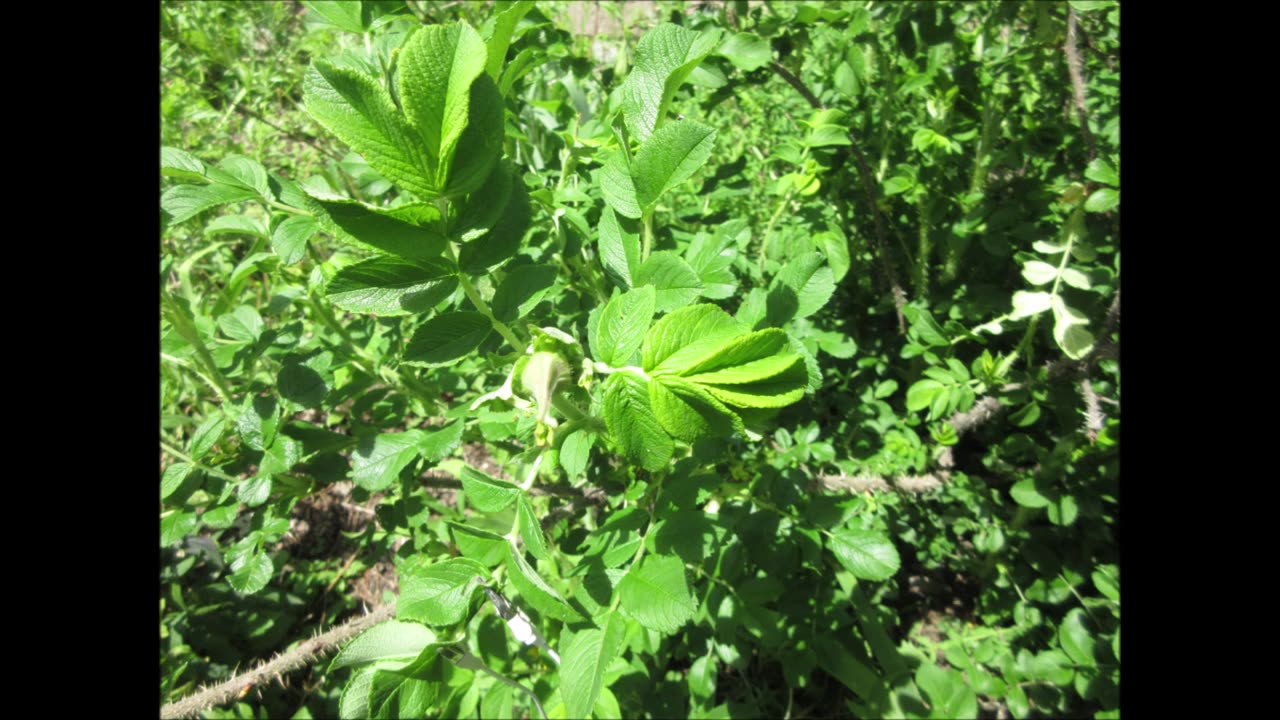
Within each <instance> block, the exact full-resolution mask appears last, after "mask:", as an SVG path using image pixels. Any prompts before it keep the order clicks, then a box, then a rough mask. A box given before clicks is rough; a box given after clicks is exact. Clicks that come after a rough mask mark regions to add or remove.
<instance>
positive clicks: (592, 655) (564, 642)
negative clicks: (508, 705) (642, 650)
mask: <svg viewBox="0 0 1280 720" xmlns="http://www.w3.org/2000/svg"><path fill="white" fill-rule="evenodd" d="M626 631H627V625H626V623H625V622H624V621H623V619H622V618H621V617H619V616H618V615H617V614H616V613H611V614H610V615H609V617H608V620H606V621H605V623H604V627H603V628H588V629H586V630H580V631H578V632H575V633H573V634H572V635H570V634H569V631H568V630H567V629H566V630H565V631H564V635H568V636H569V637H568V638H565V637H564V636H563V635H562V639H561V641H560V696H561V697H562V698H563V699H564V704H565V710H566V713H567V715H568V716H569V717H581V718H585V717H588V716H589V715H590V713H591V710H592V708H594V707H595V704H596V699H597V698H598V697H599V695H600V690H601V689H602V688H603V687H604V674H605V671H606V670H607V669H608V667H609V664H610V663H612V662H613V661H614V659H615V658H617V657H619V656H620V654H621V651H622V641H623V639H624V637H625V635H626Z"/></svg>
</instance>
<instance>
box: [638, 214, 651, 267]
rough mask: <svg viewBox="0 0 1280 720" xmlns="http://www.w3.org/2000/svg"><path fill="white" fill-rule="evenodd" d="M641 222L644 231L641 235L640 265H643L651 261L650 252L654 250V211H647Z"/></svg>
mask: <svg viewBox="0 0 1280 720" xmlns="http://www.w3.org/2000/svg"><path fill="white" fill-rule="evenodd" d="M641 222H642V223H643V231H642V234H641V245H640V263H641V264H643V263H644V262H645V261H646V260H648V259H649V251H650V250H651V249H652V248H653V211H652V210H647V211H645V213H644V215H643V217H642V218H641Z"/></svg>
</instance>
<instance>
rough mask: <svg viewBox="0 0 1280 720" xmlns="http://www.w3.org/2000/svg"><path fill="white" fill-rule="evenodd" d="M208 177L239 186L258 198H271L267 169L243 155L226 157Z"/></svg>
mask: <svg viewBox="0 0 1280 720" xmlns="http://www.w3.org/2000/svg"><path fill="white" fill-rule="evenodd" d="M209 177H210V178H214V179H217V180H218V181H219V182H227V183H229V184H239V185H240V186H241V187H245V188H249V189H250V190H253V191H254V192H255V193H257V195H258V196H259V197H263V198H270V197H271V184H270V180H269V179H268V176H267V169H266V168H264V167H262V163H260V162H258V161H257V160H254V159H253V158H250V157H245V156H244V155H228V156H227V157H225V158H223V159H222V161H221V162H219V163H218V169H217V170H212V171H210V172H209Z"/></svg>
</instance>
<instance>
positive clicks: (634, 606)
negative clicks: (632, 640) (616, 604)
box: [618, 555, 698, 635]
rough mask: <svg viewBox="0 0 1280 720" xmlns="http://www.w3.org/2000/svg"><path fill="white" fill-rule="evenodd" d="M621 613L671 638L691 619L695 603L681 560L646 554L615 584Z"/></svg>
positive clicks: (696, 604) (695, 607) (696, 606)
mask: <svg viewBox="0 0 1280 720" xmlns="http://www.w3.org/2000/svg"><path fill="white" fill-rule="evenodd" d="M618 594H619V596H620V601H621V607H622V609H623V611H624V612H626V613H627V614H628V615H630V616H631V617H633V618H635V619H636V622H639V623H640V624H641V625H643V626H645V627H647V628H649V629H650V630H656V631H657V632H660V633H662V634H664V635H670V634H672V633H674V632H676V631H677V630H679V629H680V628H681V627H682V626H683V625H684V624H685V623H687V622H689V620H691V619H692V618H693V613H694V611H696V610H697V609H698V602H697V600H696V599H694V597H693V592H692V590H690V588H689V579H688V578H687V577H685V572H684V561H683V560H681V559H680V558H678V557H675V556H671V555H649V556H647V557H645V559H644V561H643V562H642V564H641V565H640V567H638V568H637V567H632V568H631V569H630V570H629V571H628V572H627V574H626V576H625V577H623V578H622V580H621V581H620V582H619V583H618Z"/></svg>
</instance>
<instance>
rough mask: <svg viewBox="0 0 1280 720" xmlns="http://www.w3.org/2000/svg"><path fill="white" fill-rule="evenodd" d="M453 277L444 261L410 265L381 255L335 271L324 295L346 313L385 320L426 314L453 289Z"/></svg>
mask: <svg viewBox="0 0 1280 720" xmlns="http://www.w3.org/2000/svg"><path fill="white" fill-rule="evenodd" d="M456 274H457V271H456V270H455V269H454V268H453V266H452V264H451V263H449V262H447V261H445V260H440V259H436V260H422V261H417V262H414V261H409V260H401V259H399V258H396V257H392V256H389V255H383V256H380V257H373V258H369V259H368V260H361V261H360V262H357V263H354V264H351V265H347V266H345V267H343V268H342V269H340V270H338V272H337V274H335V275H334V276H333V278H332V279H331V280H330V281H329V283H328V284H327V285H326V287H325V295H326V296H328V298H329V301H330V302H332V303H333V304H334V305H336V306H337V307H340V308H342V309H343V310H347V311H349V312H360V313H373V314H375V315H380V316H386V317H390V316H396V315H410V314H414V313H426V312H429V311H430V310H431V309H432V308H433V307H435V306H436V305H437V304H438V303H439V302H440V301H441V300H444V299H445V298H447V297H449V295H451V294H453V291H454V290H455V289H457V287H458V278H457V277H456Z"/></svg>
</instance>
